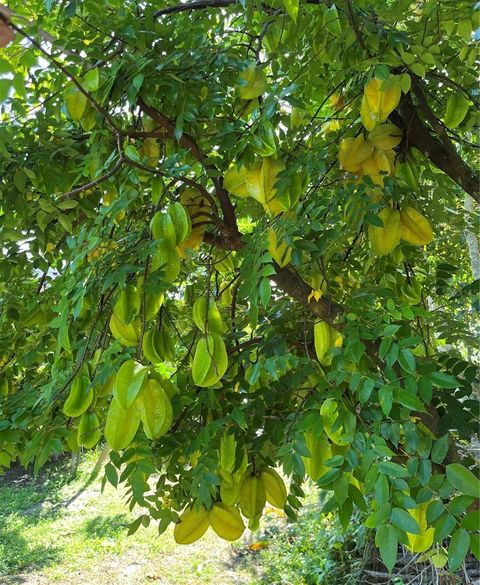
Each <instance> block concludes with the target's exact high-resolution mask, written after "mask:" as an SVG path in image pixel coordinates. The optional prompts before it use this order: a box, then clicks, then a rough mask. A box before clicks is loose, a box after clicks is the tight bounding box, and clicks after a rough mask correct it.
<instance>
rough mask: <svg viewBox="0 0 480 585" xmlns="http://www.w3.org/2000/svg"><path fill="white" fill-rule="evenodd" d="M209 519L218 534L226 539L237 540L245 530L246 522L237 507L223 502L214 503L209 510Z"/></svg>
mask: <svg viewBox="0 0 480 585" xmlns="http://www.w3.org/2000/svg"><path fill="white" fill-rule="evenodd" d="M208 520H209V522H210V526H211V527H212V528H213V530H214V531H215V532H216V533H217V534H218V536H220V538H224V539H225V540H230V541H231V540H237V539H238V538H240V536H242V534H243V531H244V530H245V524H244V523H243V520H242V517H241V516H240V512H239V511H238V510H237V508H235V507H233V506H226V505H225V504H223V503H221V502H217V503H216V504H213V506H212V509H211V510H210V511H209V512H208Z"/></svg>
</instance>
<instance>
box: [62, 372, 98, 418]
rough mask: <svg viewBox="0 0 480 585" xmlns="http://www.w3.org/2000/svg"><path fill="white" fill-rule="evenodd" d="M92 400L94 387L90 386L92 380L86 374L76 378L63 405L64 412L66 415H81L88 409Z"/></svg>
mask: <svg viewBox="0 0 480 585" xmlns="http://www.w3.org/2000/svg"><path fill="white" fill-rule="evenodd" d="M92 400H93V388H92V387H90V380H89V379H88V378H87V377H86V376H80V377H78V378H75V380H74V381H73V382H72V385H71V387H70V393H69V394H68V397H67V399H66V400H65V404H64V405H63V412H64V413H65V415H66V416H71V417H75V416H80V415H81V414H83V413H84V412H85V411H86V410H87V408H88V407H89V406H90V404H91V403H92Z"/></svg>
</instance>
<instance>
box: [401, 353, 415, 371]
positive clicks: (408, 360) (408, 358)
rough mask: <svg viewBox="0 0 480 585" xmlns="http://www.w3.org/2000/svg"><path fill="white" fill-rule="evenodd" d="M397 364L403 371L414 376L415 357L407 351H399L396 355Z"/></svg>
mask: <svg viewBox="0 0 480 585" xmlns="http://www.w3.org/2000/svg"><path fill="white" fill-rule="evenodd" d="M398 363H399V364H400V366H401V367H402V369H403V370H405V371H406V372H408V373H409V374H414V373H415V371H416V363H415V357H414V355H413V353H412V352H411V351H410V350H409V349H401V350H400V353H399V355H398Z"/></svg>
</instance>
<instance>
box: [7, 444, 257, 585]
mask: <svg viewBox="0 0 480 585" xmlns="http://www.w3.org/2000/svg"><path fill="white" fill-rule="evenodd" d="M96 458H98V453H93V454H88V455H87V456H86V458H85V460H83V461H82V463H81V466H80V469H79V473H78V475H77V477H76V478H75V480H73V481H69V480H68V473H67V472H66V471H65V469H64V465H63V469H62V470H60V468H58V469H56V470H55V469H49V470H48V472H44V473H43V474H42V476H41V477H40V478H39V479H38V480H37V481H32V480H31V478H26V477H24V476H23V477H22V476H19V477H16V478H15V477H14V478H12V477H8V476H7V478H6V479H7V481H5V480H3V481H2V480H0V502H1V503H2V504H1V506H0V583H1V584H2V585H17V584H20V583H21V584H25V585H44V584H47V583H48V584H54V583H61V584H65V585H66V584H68V585H77V584H78V585H80V584H82V585H90V584H95V585H107V584H108V585H113V584H117V583H122V584H135V585H137V584H138V585H144V584H147V583H148V584H152V583H154V584H161V585H187V584H188V585H230V584H234V583H235V584H247V583H251V582H252V577H251V573H250V570H249V569H248V568H247V567H239V566H236V567H234V565H235V556H236V555H235V552H234V550H233V549H232V545H230V544H229V543H227V542H225V541H223V540H220V539H218V538H217V537H216V536H215V535H214V534H212V533H211V532H209V533H207V535H206V536H205V537H204V538H203V539H201V540H200V541H198V542H197V543H195V544H193V545H191V546H188V547H180V546H177V545H175V542H174V540H173V536H172V530H167V532H165V533H164V534H162V535H161V536H158V533H157V531H156V530H155V527H154V526H152V527H149V528H147V529H143V528H141V529H139V530H138V531H137V532H136V534H135V535H134V536H131V537H129V536H127V533H126V525H127V524H128V523H129V522H131V520H132V519H134V517H135V512H134V513H133V514H131V513H130V512H129V511H128V509H127V508H126V506H125V503H124V501H123V500H122V495H123V494H122V492H121V491H120V490H118V491H117V490H115V489H114V488H112V487H111V486H107V487H106V489H105V492H104V494H103V495H101V494H100V481H96V482H95V483H94V484H92V485H91V486H90V487H88V489H87V490H85V491H84V492H83V493H82V494H81V495H80V496H79V497H78V498H76V499H75V500H73V501H71V503H69V505H58V504H59V503H61V502H65V501H66V502H68V500H69V499H71V498H72V496H73V495H75V493H76V492H77V491H78V490H79V489H80V488H81V487H82V486H83V485H84V484H85V482H86V480H87V478H88V473H89V471H90V470H91V469H92V467H93V465H94V462H95V460H96ZM137 513H138V512H137Z"/></svg>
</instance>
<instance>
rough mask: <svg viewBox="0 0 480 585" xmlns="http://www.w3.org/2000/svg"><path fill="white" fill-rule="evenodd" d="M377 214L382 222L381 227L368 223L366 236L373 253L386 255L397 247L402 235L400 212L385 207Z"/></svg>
mask: <svg viewBox="0 0 480 585" xmlns="http://www.w3.org/2000/svg"><path fill="white" fill-rule="evenodd" d="M378 216H379V217H380V219H381V220H382V222H383V227H379V226H373V225H369V226H368V238H369V240H370V244H371V246H372V249H373V251H374V253H375V254H377V256H386V255H387V254H390V252H392V251H393V250H394V249H395V248H396V247H397V245H398V244H399V242H400V239H401V237H402V224H401V222H400V212H399V211H398V210H397V209H392V208H391V207H385V208H384V209H382V211H381V212H380V213H379V214H378Z"/></svg>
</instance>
